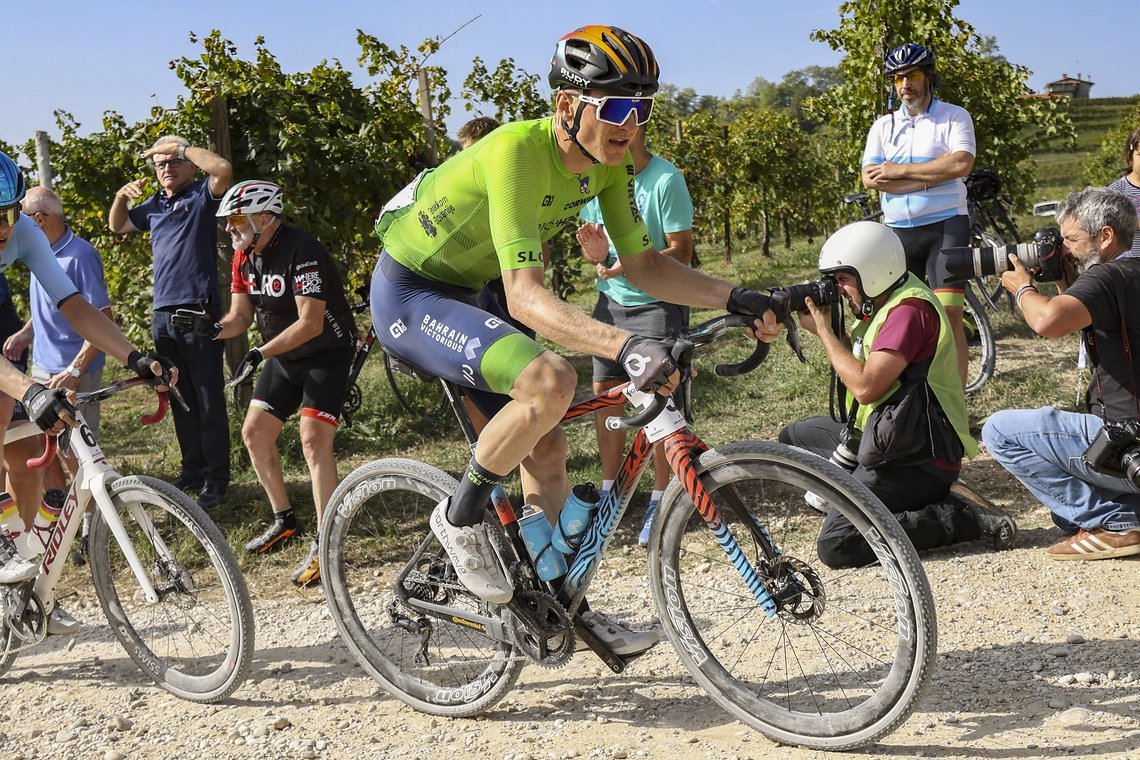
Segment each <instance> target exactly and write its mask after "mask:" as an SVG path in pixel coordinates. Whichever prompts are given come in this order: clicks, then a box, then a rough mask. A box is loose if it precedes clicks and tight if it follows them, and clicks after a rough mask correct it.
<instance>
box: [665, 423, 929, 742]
mask: <svg viewBox="0 0 1140 760" xmlns="http://www.w3.org/2000/svg"><path fill="white" fill-rule="evenodd" d="M696 466H697V474H698V475H699V479H700V483H701V484H702V485H703V486H704V489H705V490H706V491H707V492H708V494H709V496H710V497H711V499H712V503H713V504H714V505H715V507H716V510H717V511H718V512H719V517H720V520H721V523H722V525H723V528H727V529H728V530H729V531H731V534H732V536H733V537H735V540H736V542H737V544H738V545H739V547H740V549H741V550H742V551H743V557H741V556H740V555H739V554H738V555H737V556H736V558H735V559H736V561H737V562H739V561H742V560H743V559H746V560H747V562H748V563H749V564H751V566H752V568H753V569H755V570H756V571H757V573H758V574H759V575H760V578H761V579H762V580H763V582H764V584H765V586H766V587H767V588H768V590H769V591H770V592H772V594H773V596H774V597H775V599H776V600H777V606H776V612H775V614H774V615H773V616H771V617H769V616H767V615H766V614H765V612H764V610H763V609H762V608H761V606H760V604H759V603H758V602H757V601H756V599H755V598H754V596H753V593H752V591H751V590H750V588H749V586H747V585H746V584H745V582H744V581H743V580H742V577H741V574H740V571H739V570H738V569H737V566H736V565H734V562H733V561H731V560H730V559H729V558H728V555H726V553H725V551H724V549H723V548H722V544H721V543H720V541H723V540H726V536H725V533H724V530H723V528H721V527H719V526H718V528H717V529H716V530H715V532H714V530H710V529H709V527H708V525H707V523H706V522H705V520H704V519H703V518H702V517H701V515H700V514H699V513H698V512H697V511H696V508H695V507H694V505H693V501H692V500H691V499H690V498H689V496H688V495H687V494H686V492H685V491H684V490H683V489H682V488H681V485H680V483H679V482H678V481H677V480H674V481H673V482H672V484H671V485H670V487H669V489H668V490H667V491H666V493H665V496H664V497H663V498H662V500H661V506H660V507H659V510H660V511H659V512H658V514H659V515H662V516H663V517H664V519H662V520H658V521H657V523H656V524H655V526H654V534H653V537H652V539H651V541H650V551H649V571H650V584H651V587H652V589H653V596H654V600H655V602H656V604H657V609H658V612H659V614H660V615H661V620H662V624H663V625H664V628H665V631H666V633H667V635H668V636H669V639H670V641H672V643H673V647H674V648H675V649H676V650H677V653H678V655H679V656H680V657H681V660H682V661H683V663H684V664H685V666H686V668H688V670H689V672H690V673H692V674H693V676H694V677H695V678H696V679H697V681H698V682H699V683H700V684H701V685H702V686H703V687H704V688H705V689H707V690H708V691H709V693H710V694H711V695H712V696H713V698H714V699H716V701H717V702H718V703H719V704H720V705H721V706H722V707H724V708H725V709H726V710H728V711H729V712H731V713H732V714H733V715H735V716H736V717H738V718H739V719H740V720H742V721H744V722H745V723H747V724H748V725H750V726H752V727H753V728H755V729H756V730H758V731H760V732H761V733H763V734H765V735H766V736H768V737H770V738H771V739H774V740H775V741H778V742H781V743H785V744H795V745H800V746H804V747H811V748H815V749H824V750H847V749H852V748H855V747H860V746H863V745H865V744H869V743H870V742H873V741H875V740H876V739H877V738H879V737H881V736H883V735H885V734H886V733H888V732H890V731H892V730H894V729H895V728H896V727H897V726H898V725H899V724H901V723H902V722H903V721H904V720H905V719H906V717H907V716H908V715H909V714H910V713H911V711H912V710H913V709H914V706H915V703H916V701H917V699H918V697H919V695H920V693H921V691H922V689H923V687H924V686H925V685H926V683H927V681H928V680H929V678H930V675H931V669H932V668H933V666H934V660H935V655H936V648H937V630H936V624H935V618H934V601H933V598H932V597H931V593H930V587H929V585H928V583H927V580H926V575H925V574H924V573H923V570H922V565H921V564H920V563H919V560H918V555H917V554H916V552H915V550H914V547H913V545H912V544H911V543H910V541H909V540H908V539H907V537H906V535H905V534H904V533H903V531H902V528H901V527H900V526H899V523H898V521H897V520H896V519H895V518H894V516H892V515H891V514H890V513H889V512H888V511H887V510H886V508H885V507H884V506H883V505H882V502H880V501H879V500H878V499H877V498H876V497H875V496H874V495H873V494H872V493H871V492H870V491H869V490H868V489H867V488H866V486H864V485H863V484H861V483H859V482H858V481H856V480H855V479H854V478H853V477H852V476H851V475H850V474H848V473H847V472H845V471H843V470H841V469H839V468H838V467H836V466H835V465H833V464H831V463H829V462H827V461H825V460H824V459H822V458H820V457H817V456H815V455H813V454H810V453H808V452H805V451H801V450H799V449H794V448H791V447H788V446H783V445H780V444H775V443H766V442H748V443H734V444H729V445H727V446H723V447H720V448H718V449H714V450H711V451H708V452H705V453H704V454H703V455H701V457H700V459H699V460H698V461H697V463H696ZM805 497H806V499H805ZM809 501H810V502H814V503H816V504H819V505H821V506H825V507H826V506H828V505H829V506H830V508H831V509H835V510H839V512H840V513H841V514H842V515H844V516H845V517H847V518H848V519H849V520H850V521H851V523H852V524H853V525H854V526H855V528H856V529H857V530H858V532H859V534H860V536H861V537H862V539H863V540H865V541H867V542H868V543H869V544H870V545H871V547H872V548H873V550H874V553H875V555H876V556H877V557H878V560H879V563H878V564H877V565H875V566H872V567H866V568H861V569H856V570H852V569H841V570H836V569H832V568H830V567H828V566H827V565H825V564H824V563H823V562H822V561H821V559H820V557H819V554H818V551H817V546H816V536H817V534H818V533H819V529H820V524H821V522H822V518H823V515H822V514H821V513H820V512H819V511H817V509H816V508H814V507H812V506H809ZM718 539H719V540H718Z"/></svg>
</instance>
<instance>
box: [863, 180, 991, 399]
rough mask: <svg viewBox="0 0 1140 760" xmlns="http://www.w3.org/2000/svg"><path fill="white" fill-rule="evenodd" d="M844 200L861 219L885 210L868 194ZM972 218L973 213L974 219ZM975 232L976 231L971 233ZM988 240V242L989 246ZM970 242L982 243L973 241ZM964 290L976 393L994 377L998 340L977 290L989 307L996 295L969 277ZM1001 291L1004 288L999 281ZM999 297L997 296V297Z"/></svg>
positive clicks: (970, 383)
mask: <svg viewBox="0 0 1140 760" xmlns="http://www.w3.org/2000/svg"><path fill="white" fill-rule="evenodd" d="M843 202H844V203H848V204H856V205H858V206H859V209H860V210H861V211H862V217H861V219H860V221H876V220H878V219H879V218H880V217H882V215H883V212H882V209H880V210H878V211H872V210H871V197H870V196H869V195H868V194H867V193H851V194H850V195H845V196H843ZM972 218H973V217H972V216H971V219H972ZM971 235H973V232H971ZM988 244H989V243H985V245H988ZM971 245H983V243H978V242H971ZM962 287H963V289H964V290H965V303H964V304H963V314H962V323H963V327H964V329H965V332H966V345H967V347H968V349H969V363H968V365H967V369H966V395H967V396H969V395H970V394H972V393H976V392H977V391H979V390H981V388H982V386H984V385H985V384H986V383H988V382H989V381H990V379H991V378H993V376H994V366H995V365H996V363H997V343H996V341H995V340H994V330H993V327H992V326H991V325H990V318H989V317H988V316H987V315H986V310H985V306H984V305H983V302H982V299H981V298H979V297H978V295H977V293H975V292H974V288H975V287H977V288H978V289H979V291H980V292H981V293H982V295H983V298H985V303H986V304H988V305H989V307H990V308H996V306H994V298H991V297H990V296H989V295H988V294H987V291H988V288H987V285H986V283H985V281H984V280H981V279H978V280H975V282H974V284H971V282H970V281H969V280H967V281H966V282H963V283H962ZM998 290H999V291H1000V290H1001V286H1000V284H999V285H998ZM995 297H996V296H995Z"/></svg>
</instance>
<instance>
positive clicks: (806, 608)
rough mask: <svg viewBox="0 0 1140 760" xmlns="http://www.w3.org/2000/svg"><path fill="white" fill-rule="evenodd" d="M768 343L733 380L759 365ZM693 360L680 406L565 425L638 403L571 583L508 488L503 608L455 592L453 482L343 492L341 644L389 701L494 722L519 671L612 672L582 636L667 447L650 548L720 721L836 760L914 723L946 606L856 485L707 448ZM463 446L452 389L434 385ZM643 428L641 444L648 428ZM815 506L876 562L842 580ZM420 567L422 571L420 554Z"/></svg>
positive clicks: (327, 559)
mask: <svg viewBox="0 0 1140 760" xmlns="http://www.w3.org/2000/svg"><path fill="white" fill-rule="evenodd" d="M751 319H752V318H751V317H748V318H743V317H738V316H732V315H729V316H722V317H719V318H717V319H713V320H711V321H709V322H706V323H704V324H702V325H700V326H699V327H697V328H695V329H693V330H690V331H686V333H685V335H684V336H682V337H683V340H684V341H685V342H686V343H687V345H688V346H689V348H692V347H694V346H700V345H706V344H709V343H712V342H713V341H715V340H716V339H717V338H719V337H721V336H722V335H723V334H724V333H725V332H726V330H727V329H728V328H729V327H732V326H737V325H742V324H747V323H750V322H751ZM767 352H768V345H767V344H764V343H759V344H757V349H756V351H755V353H754V354H753V355H752V356H751V357H749V358H748V359H746V360H745V361H744V362H743V363H742V364H740V365H731V366H724V365H718V366H717V368H716V372H717V373H718V374H721V375H734V374H741V373H743V372H745V371H749V370H750V369H753V368H754V367H755V366H757V365H759V364H760V363H761V362H762V361H763V360H764V358H765V356H766V354H767ZM691 358H692V352H691V350H690V351H686V352H684V353H683V354H682V355H681V356H680V358H679V362H680V364H681V366H682V376H683V377H684V378H685V379H684V380H683V381H682V383H681V386H680V388H679V389H678V392H677V393H675V394H674V396H673V399H675V400H671V399H667V398H665V397H663V396H656V395H649V394H643V393H639V392H637V391H634V390H632V389H631V388H629V387H626V388H621V387H619V388H615V389H613V390H610V391H608V392H606V393H603V394H601V395H599V396H595V397H594V398H591V399H588V400H584V401H581V402H579V403H576V404H574V405H573V406H572V407H571V408H570V409H569V411H568V412H567V413H566V415H565V417H564V420H563V421H564V422H567V421H570V420H574V419H578V418H581V417H583V416H585V415H588V414H590V413H592V412H594V411H597V410H599V409H604V408H609V407H615V406H620V405H622V404H625V403H626V402H627V398H628V399H629V400H630V401H631V402H632V403H634V404H635V406H637V407H638V408H640V409H641V411H639V412H638V413H637V414H636V415H635V416H634V417H632V418H629V419H624V420H621V419H619V418H612V420H611V422H610V423H608V424H611V425H617V426H621V427H625V428H640V429H638V432H637V434H636V436H635V437H634V440H633V442H632V444H631V447H630V450H629V453H628V454H627V456H626V458H625V461H624V462H623V464H622V466H621V468H620V470H619V474H618V477H617V479H616V481H615V483H614V485H613V488H612V490H611V492H610V493H609V494H608V495H607V496H606V498H604V499H603V500H602V501H601V502H600V503H599V505H598V507H597V509H596V510H595V511H594V513H593V516H592V519H591V521H590V523H589V526H588V528H587V529H586V533H585V537H584V539H583V541H582V543H581V546H580V548H579V549H578V551H577V553H576V554H575V555H573V556H572V557H567V561H568V563H569V570H568V571H567V573H566V574H565V576H563V577H562V578H561V579H559V580H556V581H552V582H546V581H540V580H539V579H538V576H537V573H536V571H535V567H534V564H533V562H532V561H531V558H530V555H529V554H528V552H527V550H526V548H525V545H524V543H523V541H522V538H521V534H520V529H519V525H518V515H517V514H516V511H515V509H514V507H513V506H512V505H511V503H510V501H509V500H508V499H507V498H506V496H505V494H504V493H503V492H502V491H501V490H498V491H497V492H496V494H495V496H494V497H493V499H492V504H489V505H488V513H487V520H486V524H487V526H488V530H489V531H490V534H491V536H492V538H493V543H494V545H495V547H496V551H497V552H498V553H499V555H500V557H501V558H502V560H503V561H504V564H505V566H506V567H508V568H509V572H510V574H511V576H512V579H513V582H514V585H515V593H514V597H513V599H512V600H511V601H510V602H509V603H507V604H501V605H500V604H492V603H488V602H485V601H482V600H480V599H479V598H477V597H475V596H474V595H472V594H471V593H469V592H468V591H467V590H466V589H465V588H464V587H463V586H462V585H460V583H459V582H458V580H457V576H456V573H455V570H454V568H453V567H452V566H451V564H450V562H449V560H448V556H447V553H446V552H445V551H444V550H443V547H442V546H440V544H439V542H438V541H437V540H436V538H435V537H434V535H433V534H432V533H431V531H430V529H429V527H428V517H429V515H430V513H431V511H432V509H433V508H434V507H435V505H436V504H437V503H438V502H439V501H441V500H442V499H444V498H446V497H447V496H449V495H451V494H453V493H454V492H455V489H456V487H457V483H456V481H455V479H454V478H452V477H451V476H450V475H447V474H445V473H444V472H442V471H440V470H438V469H436V468H435V467H431V466H429V465H427V464H424V463H423V462H418V461H414V460H410V459H396V458H391V459H380V460H377V461H373V462H370V463H368V464H365V465H363V466H362V467H360V468H358V469H357V470H355V471H354V472H353V473H351V474H350V475H349V476H348V477H346V478H345V479H344V481H343V482H342V483H341V484H340V486H339V487H338V488H337V490H336V492H335V493H334V494H333V496H332V498H331V500H330V502H329V506H328V509H326V511H325V517H324V521H323V524H322V529H321V536H322V539H321V568H322V578H321V582H322V586H323V587H324V591H325V596H326V600H327V602H328V604H329V608H330V610H331V612H332V618H333V620H334V621H335V622H336V625H337V628H338V630H339V631H340V634H341V636H342V637H343V638H344V640H345V642H346V643H347V645H348V648H349V650H350V651H351V652H352V653H353V655H354V656H355V657H356V659H357V660H358V661H359V662H360V664H361V666H362V667H363V668H364V669H365V670H366V671H367V672H368V673H369V674H370V675H371V676H372V677H373V678H375V679H376V680H377V681H379V683H380V684H381V685H382V686H383V688H384V689H385V690H387V691H388V692H389V693H391V694H392V695H393V696H394V697H396V698H397V699H400V700H401V701H403V702H405V703H407V704H409V705H411V706H412V707H414V708H415V709H417V710H420V711H422V712H426V713H429V714H432V715H440V716H448V717H460V716H470V715H477V714H480V713H484V712H486V711H488V710H489V709H491V707H492V706H494V705H495V704H496V703H497V702H498V701H499V700H501V699H502V698H503V697H504V696H505V695H506V694H507V693H508V692H509V691H510V690H511V688H512V687H513V686H514V684H515V682H516V680H517V679H518V677H519V674H520V672H521V671H522V669H523V667H524V666H525V665H526V664H528V663H534V664H537V665H540V666H542V667H547V668H554V667H558V666H561V665H563V664H564V663H566V662H567V661H568V660H569V659H570V658H571V657H572V656H573V655H574V652H575V646H576V641H577V640H578V639H581V640H582V641H583V642H584V644H585V645H586V646H588V648H589V649H591V650H592V651H593V652H594V653H595V654H596V655H597V656H598V657H600V658H601V659H602V660H603V661H604V662H605V663H606V665H607V666H608V667H609V668H610V669H611V670H612V671H613V672H615V673H620V672H622V671H623V670H624V669H625V668H626V666H627V665H628V664H629V663H630V662H631V661H632V660H633V659H634V657H632V656H631V657H621V656H619V655H617V654H615V653H614V652H613V651H612V650H611V649H609V648H608V647H607V646H606V644H605V643H604V642H602V641H601V640H599V639H598V638H597V637H596V636H594V634H593V633H592V632H591V631H590V629H589V628H587V627H586V626H584V625H583V624H582V622H581V617H580V609H581V603H582V600H583V597H584V595H585V593H586V591H587V589H588V588H589V587H590V584H591V581H592V580H593V579H594V577H595V573H596V571H597V569H598V566H599V563H600V562H601V559H602V557H603V556H604V554H605V552H606V549H607V546H608V544H609V541H610V539H611V538H612V536H613V535H614V532H615V531H616V529H617V527H618V524H619V523H620V521H621V519H622V517H623V516H624V514H625V512H626V509H627V508H628V506H629V504H630V502H631V500H632V498H633V494H634V490H635V488H636V486H637V483H638V481H639V480H640V478H641V475H642V473H643V472H644V470H645V467H646V463H647V462H648V460H649V458H650V455H651V451H652V447H653V444H654V442H656V441H658V440H661V441H663V442H664V446H665V450H666V452H667V453H668V459H669V462H670V465H671V467H672V469H673V471H674V473H675V474H676V478H674V479H673V480H672V482H671V483H670V485H669V488H668V490H667V491H666V493H665V496H664V497H663V499H662V500H661V505H660V507H659V511H658V518H657V519H656V520H655V522H654V527H653V531H652V537H651V539H650V543H649V549H648V570H649V580H650V585H651V587H652V590H653V599H654V603H655V605H656V607H657V611H658V614H659V616H660V620H661V623H662V625H663V627H664V629H665V633H666V635H667V636H668V638H669V640H670V641H671V642H672V644H673V647H674V649H675V650H676V652H677V655H678V656H679V657H680V659H681V661H682V663H683V664H684V666H685V667H686V668H687V669H688V671H689V672H690V673H691V674H692V676H693V678H694V679H695V680H696V682H697V683H699V684H700V686H702V687H703V688H704V689H706V690H707V691H708V692H709V693H710V694H711V695H712V696H713V697H714V698H715V700H716V701H717V703H719V704H720V705H721V706H722V707H723V708H724V709H726V710H728V711H729V712H730V713H732V714H733V715H734V716H735V717H737V718H739V719H740V720H742V721H744V722H745V723H746V724H748V725H749V726H751V727H753V728H754V729H756V730H758V731H760V732H761V733H763V734H765V735H767V736H769V737H770V738H772V739H774V740H775V741H778V742H783V743H788V744H797V745H802V746H806V747H814V748H818V749H827V750H846V749H851V748H854V747H859V746H862V745H865V744H868V743H870V742H873V741H875V740H876V739H877V738H879V737H881V736H883V735H884V734H886V733H888V732H890V731H891V730H893V729H894V728H895V727H896V726H898V725H899V724H900V723H901V722H902V721H903V720H905V719H906V717H907V716H908V715H909V714H910V712H911V710H912V709H913V708H914V705H915V702H916V700H917V699H918V697H919V694H920V693H921V691H922V689H923V687H924V686H925V685H926V684H927V682H928V681H929V679H930V676H931V671H932V668H933V667H934V660H935V652H936V643H937V632H936V623H935V614H934V602H933V599H932V597H931V593H930V588H929V585H928V582H927V580H926V576H925V574H924V572H923V569H922V565H921V564H920V563H919V560H918V557H917V554H916V553H915V550H914V547H913V546H912V544H911V543H910V541H909V540H908V539H907V537H906V536H905V534H904V533H903V532H902V529H901V527H900V526H899V523H898V521H897V520H896V519H895V518H894V517H893V516H892V515H891V514H890V513H889V512H888V511H887V509H886V508H885V507H884V506H883V505H882V503H881V502H880V501H879V500H878V499H877V498H876V497H875V496H874V495H873V494H872V493H871V492H870V491H869V490H868V489H867V488H866V487H865V486H864V485H863V484H861V483H859V482H858V481H856V480H855V479H854V478H853V477H852V476H851V475H850V474H849V473H847V472H846V471H844V470H842V469H840V468H838V467H836V466H835V465H833V464H831V463H830V462H828V461H827V460H825V459H822V458H820V457H817V456H815V455H814V454H810V453H808V452H805V451H801V450H799V449H794V448H791V447H788V446H784V445H781V444H777V443H770V442H762V441H753V442H741V443H731V444H727V445H725V446H718V447H716V448H712V449H710V448H709V447H708V446H707V445H706V444H705V443H704V442H703V441H701V439H700V438H698V437H697V435H696V434H695V433H693V432H692V431H691V430H690V429H689V428H688V427H687V425H686V418H687V417H688V416H689V413H690V406H691V402H690V399H691V395H690V393H689V390H690V383H691V377H690V373H689V367H690V366H691ZM441 385H442V387H443V390H444V393H445V395H446V397H447V398H448V400H449V403H450V404H451V406H452V409H453V410H454V411H455V414H456V416H457V417H458V418H459V420H460V424H461V426H463V427H464V431H465V433H467V434H468V440H469V441H474V432H473V430H471V428H470V421H469V419H467V417H466V411H465V409H464V406H463V403H462V399H461V398H460V393H459V389H458V387H457V386H456V385H455V384H453V383H450V382H447V381H441ZM642 425H644V426H645V427H644V428H641V426H642ZM807 492H812V493H814V494H817V495H819V496H820V497H821V498H823V499H825V500H826V501H827V502H828V503H829V504H830V505H831V506H832V507H834V508H835V509H838V510H839V511H840V512H841V513H842V514H844V515H845V516H846V517H847V518H848V519H850V520H851V522H852V523H853V524H854V525H855V526H856V527H857V529H858V530H859V532H860V534H861V535H862V536H863V538H864V539H865V540H866V541H868V543H869V544H870V545H871V546H872V547H873V550H874V552H875V554H876V556H877V557H878V560H879V564H878V566H875V567H869V568H863V569H859V570H833V569H830V568H828V567H826V566H825V565H823V564H822V563H821V562H820V560H819V557H818V554H817V551H816V535H817V533H818V531H819V527H820V521H821V519H822V517H821V515H820V513H818V512H816V511H815V510H814V509H813V508H811V507H810V506H808V505H807V503H806V502H805V501H804V495H805V493H807ZM409 554H410V556H409Z"/></svg>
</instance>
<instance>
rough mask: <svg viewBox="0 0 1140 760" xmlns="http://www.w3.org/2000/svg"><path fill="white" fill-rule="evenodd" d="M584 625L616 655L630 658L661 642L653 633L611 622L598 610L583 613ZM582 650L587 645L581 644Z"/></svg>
mask: <svg viewBox="0 0 1140 760" xmlns="http://www.w3.org/2000/svg"><path fill="white" fill-rule="evenodd" d="M582 623H584V624H585V626H586V627H587V628H589V629H590V631H591V632H592V633H593V634H594V635H595V636H597V637H598V638H599V639H601V640H602V641H603V642H605V644H606V646H608V647H609V648H610V649H612V650H613V652H614V654H619V655H621V656H623V657H628V656H629V655H631V654H641V653H642V652H645V651H648V650H649V649H652V648H653V647H654V646H656V645H657V642H658V641H660V640H661V637H660V636H658V635H657V634H656V633H654V632H653V631H631V630H630V629H629V628H626V627H625V626H624V625H622V624H621V623H618V622H615V621H613V620H610V619H609V618H608V617H606V616H605V615H603V614H602V613H600V612H598V611H597V610H586V611H585V612H583V613H582ZM579 643H580V644H581V648H585V646H586V645H585V644H584V643H581V642H579Z"/></svg>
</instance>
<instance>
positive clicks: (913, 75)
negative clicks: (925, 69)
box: [890, 69, 926, 84]
mask: <svg viewBox="0 0 1140 760" xmlns="http://www.w3.org/2000/svg"><path fill="white" fill-rule="evenodd" d="M925 78H926V74H924V73H922V69H914V70H913V71H904V72H902V73H901V74H894V75H892V76H891V78H890V79H891V81H892V82H894V83H895V84H902V83H903V82H905V81H906V80H908V79H909V80H910V81H912V82H914V83H915V84H918V83H919V82H921V81H922V80H923V79H925Z"/></svg>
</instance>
